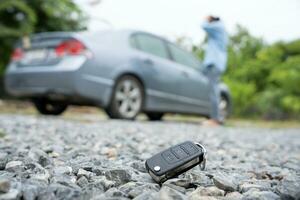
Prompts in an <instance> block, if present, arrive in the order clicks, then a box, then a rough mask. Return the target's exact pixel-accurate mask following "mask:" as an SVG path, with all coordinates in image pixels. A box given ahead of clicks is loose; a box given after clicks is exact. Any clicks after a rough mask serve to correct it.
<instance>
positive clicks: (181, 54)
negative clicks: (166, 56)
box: [167, 43, 210, 113]
mask: <svg viewBox="0 0 300 200" xmlns="http://www.w3.org/2000/svg"><path fill="white" fill-rule="evenodd" d="M167 47H168V49H169V51H170V54H171V58H172V60H173V61H174V63H176V65H177V66H180V68H181V75H182V77H181V79H180V81H181V83H180V95H181V96H183V97H185V98H186V103H185V105H186V109H187V110H188V111H189V112H196V113H206V112H207V111H208V109H209V105H210V104H209V85H208V79H207V77H206V76H205V75H204V74H203V73H202V72H201V70H200V62H199V61H198V60H197V59H196V58H195V57H194V56H193V55H191V54H190V53H188V52H186V51H185V50H183V49H181V48H179V47H177V46H176V45H174V44H172V43H168V44H167Z"/></svg>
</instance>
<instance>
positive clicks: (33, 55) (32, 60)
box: [21, 49, 49, 65]
mask: <svg viewBox="0 0 300 200" xmlns="http://www.w3.org/2000/svg"><path fill="white" fill-rule="evenodd" d="M48 54H49V49H31V50H27V51H25V52H24V57H23V59H22V60H21V64H22V65H29V64H40V63H44V62H45V61H46V60H47V57H48Z"/></svg>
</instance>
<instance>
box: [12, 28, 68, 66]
mask: <svg viewBox="0 0 300 200" xmlns="http://www.w3.org/2000/svg"><path fill="white" fill-rule="evenodd" d="M69 39H72V33H57V32H53V33H40V34H34V35H32V36H31V37H30V41H29V47H27V48H25V47H24V46H25V45H24V42H22V41H19V42H18V43H17V45H16V49H15V51H14V53H13V55H12V59H13V60H14V56H15V58H16V59H15V61H16V60H17V63H16V64H17V66H18V67H28V66H31V67H32V66H51V65H55V64H57V63H58V62H59V61H60V60H61V59H62V57H59V56H57V55H56V52H55V50H56V48H57V47H58V46H59V45H60V44H61V43H62V42H64V41H66V40H69ZM18 51H19V52H18ZM18 54H19V55H18ZM18 56H20V58H19V59H18Z"/></svg>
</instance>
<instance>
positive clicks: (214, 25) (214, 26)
mask: <svg viewBox="0 0 300 200" xmlns="http://www.w3.org/2000/svg"><path fill="white" fill-rule="evenodd" d="M202 28H203V29H204V30H205V31H206V32H207V33H208V34H209V35H212V36H213V35H214V34H215V33H217V32H219V31H221V30H223V26H222V24H221V23H220V22H208V21H205V22H203V24H202Z"/></svg>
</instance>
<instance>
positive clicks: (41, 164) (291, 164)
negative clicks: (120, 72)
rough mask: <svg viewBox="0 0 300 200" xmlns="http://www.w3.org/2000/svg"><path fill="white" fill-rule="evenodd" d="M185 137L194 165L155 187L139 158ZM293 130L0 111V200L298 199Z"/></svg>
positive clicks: (298, 159)
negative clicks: (198, 149) (199, 155)
mask: <svg viewBox="0 0 300 200" xmlns="http://www.w3.org/2000/svg"><path fill="white" fill-rule="evenodd" d="M185 140H191V141H200V142H201V143H202V144H204V145H205V146H206V148H207V150H208V162H207V169H206V170H205V171H200V170H199V168H198V167H195V168H194V169H192V170H190V171H188V172H186V173H185V174H182V175H180V176H179V177H178V178H174V179H171V180H168V181H166V182H165V183H164V184H162V185H158V184H156V183H155V182H153V181H152V179H151V177H150V176H149V175H148V173H146V170H145V167H144V162H145V160H146V159H147V158H149V157H151V156H152V155H153V154H155V153H157V152H159V151H161V150H163V149H165V148H168V147H169V146H170V145H174V144H177V143H179V142H183V141H185ZM299 191H300V129H276V130H275V129H264V128H238V127H220V128H208V127H202V126H200V125H198V124H192V123H179V122H176V123H175V122H146V121H145V122H143V121H138V122H130V121H106V120H102V121H101V120H99V121H94V122H84V121H71V120H64V119H61V118H51V117H40V116H39V117H35V116H26V115H23V116H22V115H3V114H2V115H0V199H25V200H27V199H47V200H48V199H49V200H50V199H138V200H144V199H145V200H146V199H191V200H196V199H280V198H281V199H300V192H299Z"/></svg>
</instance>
